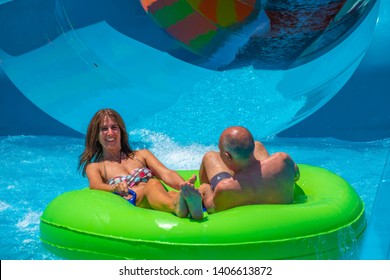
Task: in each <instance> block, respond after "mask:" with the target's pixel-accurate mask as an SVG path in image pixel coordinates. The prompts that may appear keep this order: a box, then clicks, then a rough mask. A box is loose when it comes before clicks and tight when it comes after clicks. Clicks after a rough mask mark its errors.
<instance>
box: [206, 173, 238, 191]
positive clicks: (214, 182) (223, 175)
mask: <svg viewBox="0 0 390 280" xmlns="http://www.w3.org/2000/svg"><path fill="white" fill-rule="evenodd" d="M232 177H233V176H232V175H231V174H230V173H229V172H221V173H218V174H217V175H215V176H214V177H213V178H211V180H210V186H211V189H212V190H213V191H214V189H215V187H216V186H217V185H218V183H219V182H221V181H222V180H224V179H228V178H232Z"/></svg>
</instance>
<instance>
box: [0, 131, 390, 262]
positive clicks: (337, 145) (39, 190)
mask: <svg viewBox="0 0 390 280" xmlns="http://www.w3.org/2000/svg"><path fill="white" fill-rule="evenodd" d="M130 137H131V138H132V139H134V140H135V141H133V142H132V145H133V147H134V148H148V149H150V150H151V151H153V152H154V153H155V154H156V155H157V157H159V158H160V159H161V161H162V162H163V163H164V164H165V165H167V166H168V167H170V168H172V169H196V168H198V167H199V164H200V161H201V158H202V155H203V154H204V152H206V151H207V150H209V149H216V148H217V147H216V145H211V146H209V145H207V146H206V145H201V144H196V141H195V140H194V141H193V143H192V144H188V145H183V144H180V143H177V142H175V141H174V140H172V139H171V138H169V137H167V136H166V135H164V134H160V133H155V132H153V131H132V132H131V133H130ZM140 139H142V141H141V140H140ZM264 143H265V145H266V147H267V148H268V149H269V151H270V152H276V151H286V152H288V153H289V154H291V156H292V157H293V158H294V159H295V161H296V162H298V163H306V164H312V165H317V166H322V167H324V168H327V169H329V170H331V171H332V172H334V173H336V174H338V175H340V176H342V177H343V178H345V179H346V180H347V181H348V182H349V183H350V184H351V185H352V186H353V187H354V188H355V189H356V191H357V192H358V194H359V195H360V197H361V198H362V200H363V201H364V203H365V207H366V213H367V217H368V221H369V223H368V224H369V226H368V228H367V230H366V236H367V238H366V239H367V240H365V242H366V243H367V246H366V247H365V245H364V244H363V245H359V246H360V247H358V246H356V248H354V249H353V250H352V251H351V252H350V253H349V254H348V255H346V256H345V258H346V259H387V258H389V235H388V232H389V229H388V225H387V229H386V220H385V217H382V218H383V220H382V221H381V220H380V219H381V214H380V212H378V213H379V215H378V213H375V215H373V211H378V210H375V209H374V208H375V207H374V205H375V204H377V206H376V207H379V206H380V207H382V210H383V211H388V210H386V209H384V208H385V207H386V203H384V202H383V201H382V202H381V201H380V200H381V199H382V198H384V197H386V194H385V193H383V192H384V191H385V189H386V187H385V186H384V185H385V184H386V182H389V181H390V173H389V171H390V170H389V168H388V167H387V168H388V170H387V171H386V165H389V158H388V154H389V151H390V139H385V140H381V141H375V142H369V143H367V142H365V143H357V142H346V141H339V140H335V139H331V138H323V139H309V138H307V139H283V138H274V139H268V140H266V141H264ZM83 145H84V142H83V139H79V138H68V137H48V136H8V137H1V138H0V153H1V155H2V157H1V158H0V166H1V169H0V217H1V218H0V219H1V223H0V224H1V230H0V244H2V250H1V251H0V259H3V260H4V259H11V260H12V259H17V260H19V259H21V260H30V259H34V260H42V259H43V260H47V259H57V257H56V256H54V255H52V254H51V253H50V252H48V251H47V250H46V249H45V248H44V247H43V246H42V244H41V242H40V239H39V222H40V221H39V218H40V215H41V214H42V212H43V210H44V209H45V207H46V205H47V204H48V203H49V202H50V201H51V200H52V199H54V198H55V197H56V196H58V195H60V194H62V193H63V192H66V191H70V190H75V189H80V188H84V187H86V186H87V181H86V179H85V178H83V177H82V176H81V175H80V174H79V173H78V171H77V170H76V167H77V158H78V156H79V154H80V153H81V151H82V149H83ZM385 172H387V174H385ZM387 184H388V183H387ZM387 189H388V186H387ZM380 190H381V192H382V194H381V195H382V198H381V197H380V196H378V193H379V191H380ZM151 211H152V210H151ZM385 213H386V212H385ZM387 213H388V212H387ZM386 215H387V214H386ZM375 217H376V219H379V221H378V220H377V221H376V224H377V225H376V228H370V226H371V224H372V223H371V222H374V221H375V219H374V218H375ZM386 219H387V218H386ZM378 222H379V226H380V225H381V223H383V222H384V226H382V227H381V226H380V227H379V228H378ZM386 230H387V231H386Z"/></svg>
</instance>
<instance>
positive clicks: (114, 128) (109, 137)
mask: <svg viewBox="0 0 390 280" xmlns="http://www.w3.org/2000/svg"><path fill="white" fill-rule="evenodd" d="M99 142H100V144H101V145H102V147H103V150H104V149H109V150H112V149H119V150H120V148H121V131H120V128H119V126H118V124H117V123H116V122H115V121H114V120H113V119H112V118H110V117H108V116H105V117H104V119H103V122H102V124H101V126H100V132H99Z"/></svg>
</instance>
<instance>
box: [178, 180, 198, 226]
mask: <svg viewBox="0 0 390 280" xmlns="http://www.w3.org/2000/svg"><path fill="white" fill-rule="evenodd" d="M180 194H181V195H182V196H183V197H184V199H185V202H186V203H187V206H188V210H189V211H190V214H191V217H192V218H193V219H194V220H202V219H203V207H202V197H201V195H200V193H199V191H198V190H196V189H195V188H194V187H192V186H189V185H184V186H182V187H181V192H180Z"/></svg>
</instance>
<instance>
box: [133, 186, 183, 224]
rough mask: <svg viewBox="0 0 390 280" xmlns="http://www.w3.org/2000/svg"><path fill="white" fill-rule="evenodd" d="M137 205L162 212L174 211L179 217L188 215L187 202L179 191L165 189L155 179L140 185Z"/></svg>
mask: <svg viewBox="0 0 390 280" xmlns="http://www.w3.org/2000/svg"><path fill="white" fill-rule="evenodd" d="M138 193H140V194H141V195H140V196H139V198H138V195H137V206H139V207H142V208H151V209H154V210H159V211H163V212H169V213H174V214H176V215H177V216H178V217H180V218H184V217H187V216H188V213H189V211H188V207H187V203H186V201H185V199H184V197H183V195H182V194H181V193H180V192H176V191H170V192H169V193H168V192H167V191H166V189H165V188H164V186H163V185H162V184H161V182H160V181H159V180H157V179H150V180H149V181H148V183H146V184H145V185H143V186H140V188H139V190H137V194H138Z"/></svg>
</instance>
